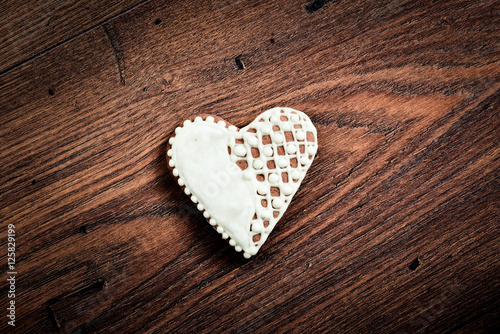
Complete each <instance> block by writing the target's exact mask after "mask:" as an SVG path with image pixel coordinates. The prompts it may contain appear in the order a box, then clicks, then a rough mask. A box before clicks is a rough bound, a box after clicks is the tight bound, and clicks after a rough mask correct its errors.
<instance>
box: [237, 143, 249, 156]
mask: <svg viewBox="0 0 500 334" xmlns="http://www.w3.org/2000/svg"><path fill="white" fill-rule="evenodd" d="M234 154H236V155H237V156H239V157H244V156H245V155H246V154H247V150H246V149H245V146H243V145H236V146H235V148H234Z"/></svg>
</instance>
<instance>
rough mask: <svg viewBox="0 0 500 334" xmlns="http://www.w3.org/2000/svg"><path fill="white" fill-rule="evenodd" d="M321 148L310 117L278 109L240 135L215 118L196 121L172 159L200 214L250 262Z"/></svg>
mask: <svg viewBox="0 0 500 334" xmlns="http://www.w3.org/2000/svg"><path fill="white" fill-rule="evenodd" d="M317 148H318V144H317V138H316V128H315V127H314V125H313V124H312V122H311V120H310V119H309V117H307V115H306V114H304V113H303V112H300V111H298V110H294V109H291V108H273V109H270V110H268V111H266V112H264V113H262V114H261V115H259V116H258V117H257V118H256V119H255V120H254V121H253V122H252V123H250V124H249V125H248V126H246V127H244V128H242V129H238V128H237V127H235V126H234V125H230V124H229V123H227V122H226V121H224V120H222V119H221V118H219V117H216V116H210V115H199V116H196V117H192V118H191V119H188V120H186V121H184V123H183V125H182V126H180V127H178V128H176V129H175V135H174V136H173V137H171V138H170V139H169V141H168V145H167V158H168V166H169V168H170V171H171V173H172V175H173V176H174V177H175V178H176V179H177V183H178V184H179V185H180V186H181V187H182V188H183V189H184V192H185V193H186V195H188V196H190V197H191V200H192V201H193V202H194V203H196V204H197V208H198V210H200V211H202V212H203V216H204V217H205V218H206V219H207V220H208V222H209V223H210V224H211V225H212V226H214V228H215V229H216V230H217V232H219V233H220V234H222V237H223V238H224V239H228V240H229V244H230V245H231V246H233V247H234V248H235V249H236V251H238V252H241V251H243V252H244V253H243V254H244V256H245V257H246V258H250V256H252V255H255V254H257V252H258V250H259V249H260V247H261V246H262V244H263V243H264V242H265V241H266V239H267V237H268V235H269V234H270V233H271V231H272V230H273V228H274V226H275V225H276V223H277V222H278V220H279V219H280V218H281V216H283V214H284V212H285V211H286V209H287V208H288V205H289V204H290V201H291V200H292V197H293V195H294V194H295V192H296V191H297V189H298V188H299V186H300V183H301V182H302V180H303V179H304V176H305V175H306V172H307V170H308V168H309V166H310V165H311V163H312V161H313V159H314V156H315V154H316V150H317Z"/></svg>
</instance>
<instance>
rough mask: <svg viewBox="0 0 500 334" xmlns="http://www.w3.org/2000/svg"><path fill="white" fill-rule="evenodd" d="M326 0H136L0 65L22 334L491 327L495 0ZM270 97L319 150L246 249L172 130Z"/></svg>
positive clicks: (258, 108) (498, 130) (240, 122)
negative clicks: (140, 0)
mask: <svg viewBox="0 0 500 334" xmlns="http://www.w3.org/2000/svg"><path fill="white" fill-rule="evenodd" d="M321 3H322V2H316V5H314V6H312V7H309V9H310V10H308V9H307V8H306V6H307V5H310V4H311V2H307V1H305V0H304V1H279V2H278V1H267V0H266V1H264V0H263V1H227V0H220V1H216V0H214V1H182V2H167V1H164V2H156V1H155V2H153V1H150V2H146V3H144V4H142V5H140V6H138V7H136V8H134V9H133V10H131V11H129V12H127V13H125V14H124V15H121V16H118V17H116V18H114V19H112V20H110V21H109V22H107V23H106V24H105V25H104V26H98V27H96V28H95V29H92V30H90V31H88V32H86V33H84V34H80V35H79V36H78V37H76V38H74V39H72V40H71V41H70V42H68V43H64V44H63V45H60V46H59V47H57V48H53V49H52V50H50V51H49V52H46V53H44V54H42V55H41V56H39V57H36V58H34V59H33V60H31V61H29V62H27V63H25V64H23V65H22V66H19V67H18V68H16V69H14V70H12V71H9V72H7V73H4V74H3V75H1V76H0V110H1V116H0V120H1V124H2V127H1V128H0V138H1V139H0V140H1V144H2V150H1V152H0V156H1V162H2V163H1V175H0V177H1V179H0V181H1V182H0V189H1V192H0V200H1V207H0V214H1V217H2V226H1V227H2V229H1V233H2V234H1V235H2V238H1V241H0V249H2V252H1V253H0V254H1V256H0V259H1V263H2V274H3V276H2V277H4V278H5V277H6V269H5V266H4V264H5V263H7V259H6V255H5V254H6V247H7V245H6V226H7V224H9V223H12V224H15V227H16V232H17V239H16V244H17V266H16V269H17V271H18V276H17V281H16V291H17V294H16V305H17V310H16V311H17V313H16V316H17V318H16V327H15V330H17V332H19V333H41V332H43V333H51V332H58V331H59V332H65V333H69V332H73V331H76V332H90V333H93V332H115V333H140V332H165V333H175V332H179V333H217V332H240V333H269V332H294V333H306V332H307V333H309V332H314V333H321V332H350V333H368V332H379V333H386V332H388V333H424V332H429V333H438V332H453V333H455V332H458V333H476V332H485V331H494V330H498V329H499V327H498V321H499V314H498V309H499V308H500V279H499V273H500V263H499V242H500V237H499V230H498V222H499V213H500V212H499V197H500V196H499V195H500V185H499V177H500V168H499V167H500V161H499V157H500V145H499V144H500V115H499V110H500V105H499V104H500V83H499V78H500V64H499V55H500V45H499V40H500V34H499V32H498V27H499V26H500V22H499V16H498V8H499V5H500V4H499V2H498V1H470V0H464V1H460V0H452V1H418V0H417V1H415V0H411V1H389V0H387V1H365V0H359V1H351V0H349V1H347V0H346V1H329V2H326V4H325V5H324V6H320V4H321ZM318 7H321V8H318ZM158 19H159V20H158ZM60 22H66V20H64V19H61V21H60ZM155 23H156V24H155ZM23 36H24V35H19V38H20V41H19V43H21V45H22V44H23V43H24V42H25V41H23V38H24V37H23ZM44 43H45V42H44ZM45 45H46V44H43V43H40V44H39V47H40V48H43V47H44V46H45ZM6 54H7V55H9V56H8V59H7V60H8V61H10V62H12V59H14V58H12V57H13V56H12V55H14V54H16V53H15V50H14V51H13V50H9V51H8V52H7V53H6ZM23 56H24V54H23V55H19V53H17V55H16V57H17V58H15V59H23ZM26 56H29V55H26ZM238 56H239V58H238V59H239V60H240V63H238V64H237V62H236V61H235V59H236V58H237V57H238ZM243 67H244V69H240V68H243ZM274 106H289V107H292V108H296V109H299V110H302V111H305V112H306V113H307V114H308V115H309V116H310V117H311V119H312V121H313V122H314V123H315V125H316V127H317V129H318V141H319V145H320V146H319V152H318V156H317V157H316V159H315V161H314V164H313V165H312V167H311V169H310V170H309V173H308V175H307V176H306V179H305V180H304V183H303V185H302V187H301V189H300V190H299V192H298V193H297V195H296V197H295V198H294V200H293V201H292V203H291V205H290V207H289V210H288V212H287V213H286V214H285V216H284V217H283V218H282V220H281V221H280V222H279V223H278V225H277V227H276V229H275V230H274V232H273V233H272V234H271V236H270V238H269V239H268V241H267V242H266V244H265V245H264V246H263V248H262V249H261V251H260V253H259V254H258V255H257V256H256V257H255V258H252V259H251V260H249V261H247V260H245V259H243V257H242V256H241V254H238V253H236V252H235V251H234V250H233V249H232V247H230V246H229V245H227V244H226V243H225V242H224V241H223V240H221V239H220V237H219V235H218V234H217V233H216V232H215V231H214V230H213V229H212V228H211V226H209V225H208V224H207V223H206V222H205V220H204V218H203V217H202V216H201V215H200V214H199V213H197V211H196V210H195V209H194V207H193V205H192V203H191V202H190V200H189V199H188V198H187V196H185V195H184V194H183V193H182V192H181V190H180V189H179V187H178V186H177V185H176V184H175V183H174V181H173V179H172V178H171V177H170V175H169V174H168V172H167V167H166V164H165V144H166V139H167V138H168V137H169V136H170V135H171V134H172V132H173V130H174V128H175V127H176V126H177V125H178V124H180V122H181V121H182V120H183V119H184V118H186V117H189V116H191V115H193V114H196V113H211V114H214V115H218V116H221V117H223V118H226V119H227V120H229V121H230V122H231V123H233V124H235V125H237V126H240V127H241V126H244V125H245V124H247V123H248V122H250V121H251V120H253V118H254V117H255V116H256V115H257V114H258V113H260V112H262V111H264V110H266V109H268V108H270V107H274ZM0 295H1V298H2V309H3V310H5V305H6V303H7V298H6V295H7V283H6V280H5V279H2V281H1V283H0ZM2 312H5V311H2ZM2 318H3V319H4V320H2V321H1V322H0V331H3V330H5V329H7V328H8V326H7V323H6V322H7V321H6V319H5V315H2ZM8 329H10V330H13V329H12V328H8Z"/></svg>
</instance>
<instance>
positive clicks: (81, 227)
mask: <svg viewBox="0 0 500 334" xmlns="http://www.w3.org/2000/svg"><path fill="white" fill-rule="evenodd" d="M80 232H82V233H85V234H87V233H88V230H87V226H85V225H83V226H80Z"/></svg>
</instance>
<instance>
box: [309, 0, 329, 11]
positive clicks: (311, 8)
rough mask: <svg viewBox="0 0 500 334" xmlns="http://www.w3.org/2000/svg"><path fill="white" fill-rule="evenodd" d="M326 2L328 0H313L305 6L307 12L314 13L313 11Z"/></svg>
mask: <svg viewBox="0 0 500 334" xmlns="http://www.w3.org/2000/svg"><path fill="white" fill-rule="evenodd" d="M327 2H328V0H314V1H313V2H312V3H310V4H309V5H307V6H306V10H307V11H308V12H309V13H314V12H315V11H317V10H318V9H320V8H321V7H323V6H324V5H325V4H326V3H327Z"/></svg>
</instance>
